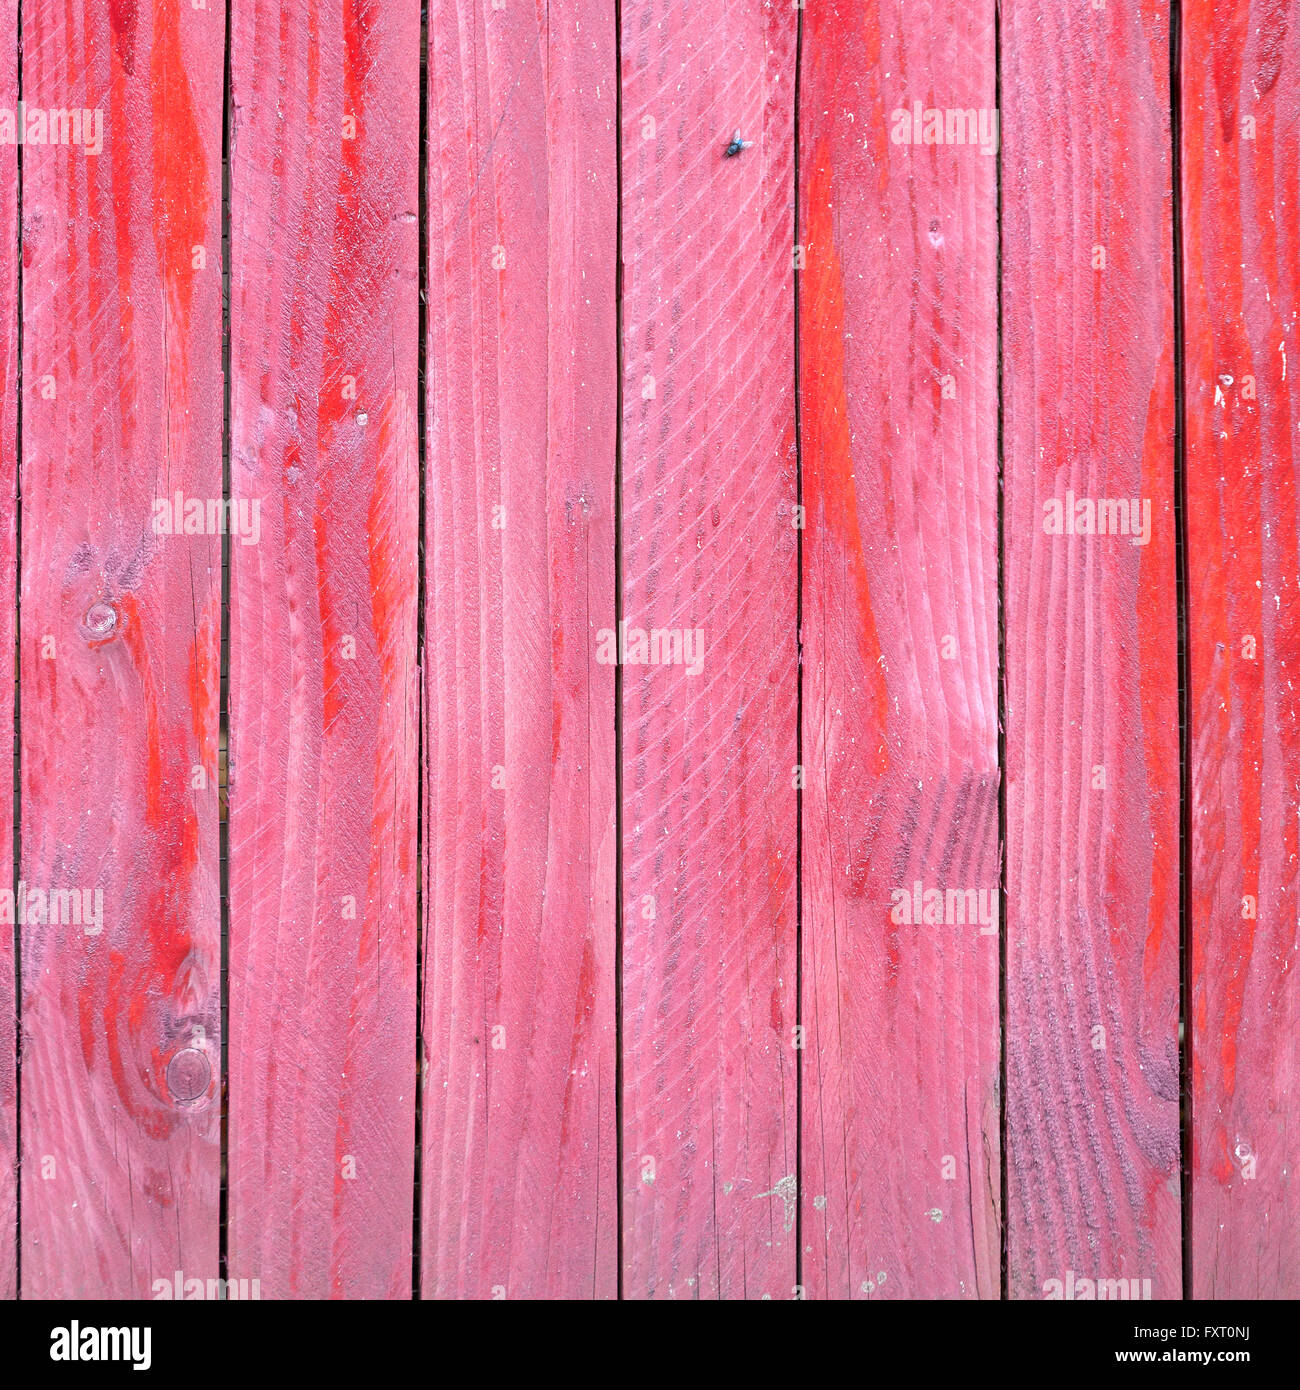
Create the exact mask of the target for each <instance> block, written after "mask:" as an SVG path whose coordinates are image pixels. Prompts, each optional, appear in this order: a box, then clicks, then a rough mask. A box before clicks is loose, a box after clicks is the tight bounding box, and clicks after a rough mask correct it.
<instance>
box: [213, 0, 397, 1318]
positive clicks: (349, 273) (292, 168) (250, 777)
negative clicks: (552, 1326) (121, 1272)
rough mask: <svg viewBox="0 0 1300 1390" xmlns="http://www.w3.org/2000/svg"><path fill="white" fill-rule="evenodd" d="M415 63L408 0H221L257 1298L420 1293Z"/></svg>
mask: <svg viewBox="0 0 1300 1390" xmlns="http://www.w3.org/2000/svg"><path fill="white" fill-rule="evenodd" d="M419 62H420V11H419V6H418V4H416V3H415V0H396V3H394V0H387V3H383V4H378V3H373V0H348V2H347V3H344V0H328V2H327V3H322V4H308V3H305V0H284V2H283V3H281V0H239V3H236V5H235V7H234V14H233V29H232V41H231V69H232V72H231V80H232V85H233V92H232V96H233V104H234V128H233V135H232V150H231V167H230V179H231V214H230V217H231V275H232V284H231V384H232V400H231V468H232V491H233V495H234V496H235V498H236V499H240V500H243V501H246V502H247V503H249V504H250V507H251V504H252V503H253V502H258V503H260V535H259V539H258V541H257V543H256V544H245V543H244V542H243V541H242V540H240V539H232V544H231V615H230V623H231V658H230V659H231V674H230V729H231V733H230V738H231V774H230V783H231V784H230V1058H231V1067H230V1071H231V1075H230V1140H229V1143H230V1157H229V1169H230V1178H229V1182H230V1197H229V1206H230V1247H229V1248H230V1255H229V1271H230V1276H231V1277H232V1278H250V1279H251V1278H260V1280H261V1292H262V1297H264V1298H276V1297H349V1298H361V1297H370V1298H378V1297H406V1296H409V1294H410V1288H411V1233H412V1225H413V1221H412V1202H413V1182H414V1154H415V1085H416V1067H417V1063H416V1053H415V1039H416V1017H415V985H416V954H415V953H416V902H415V899H416V877H415V875H416V786H417V760H418V745H419V738H418V724H417V718H418V712H417V673H416V639H417V611H416V602H417V575H418V563H417V553H418V535H417V532H418V517H419V472H418V449H417V425H416V370H417V356H418V353H417V339H418V254H419V251H418V225H417V224H418V170H419ZM248 515H249V516H250V518H251V511H250V513H248Z"/></svg>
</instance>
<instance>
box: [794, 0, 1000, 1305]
mask: <svg viewBox="0 0 1300 1390" xmlns="http://www.w3.org/2000/svg"><path fill="white" fill-rule="evenodd" d="M804 25H805V27H804V37H803V73H802V82H801V87H800V132H799V141H800V194H801V198H802V213H801V219H800V241H801V243H803V244H804V245H805V246H806V253H805V254H806V268H805V270H804V271H803V274H802V276H801V279H800V335H801V352H800V365H801V397H802V407H803V413H802V419H803V435H802V438H803V467H804V501H805V504H806V507H807V529H806V532H805V537H804V551H803V554H804V584H803V595H804V597H803V614H804V716H803V730H804V733H803V749H804V754H803V755H804V761H805V763H806V765H807V778H808V784H807V790H806V791H805V792H804V797H803V806H804V834H803V895H804V904H803V947H804V973H803V979H804V1000H805V1003H804V1020H805V1024H806V1027H807V1032H808V1037H807V1051H806V1052H805V1055H804V1100H803V1163H804V1179H803V1191H802V1194H801V1200H802V1204H803V1205H802V1210H803V1232H804V1252H805V1253H804V1283H805V1285H806V1287H807V1292H808V1296H809V1297H832V1298H849V1297H853V1298H861V1297H864V1296H870V1297H873V1298H962V1297H965V1298H976V1297H983V1298H996V1297H997V1296H998V1292H999V1285H1000V1269H999V1246H998V1203H999V1195H998V1191H999V1181H1000V1178H999V1145H1000V1136H999V1106H998V1084H999V1082H998V1067H999V1051H998V1049H999V1023H998V931H999V920H1000V919H999V911H998V878H999V859H998V722H997V721H998V699H997V684H996V683H997V678H998V674H997V673H998V633H997V620H998V571H997V566H998V555H997V481H998V475H997V418H998V416H997V331H998V328H997V159H996V155H997V113H996V110H995V109H994V108H995V105H996V98H995V85H996V74H995V57H994V26H993V5H992V3H991V0H988V3H980V4H976V5H971V4H969V3H968V0H944V2H943V3H939V4H935V5H932V6H926V7H923V8H918V7H916V6H913V5H909V4H905V3H901V0H883V3H880V0H837V3H831V4H820V5H815V6H810V7H809V8H808V9H807V10H806V12H805V21H804ZM917 104H919V106H920V112H919V115H918V112H917V110H916V106H917ZM926 112H937V113H938V116H937V118H935V117H933V116H931V117H930V118H929V124H927V117H926ZM936 119H937V121H938V126H937V129H938V134H939V140H938V141H937V142H936V141H935V140H934V138H933V136H934V134H935V120H936ZM968 119H969V126H968V125H967V120H968ZM927 132H928V134H927ZM959 137H960V139H959ZM981 140H982V143H981ZM968 908H969V913H968Z"/></svg>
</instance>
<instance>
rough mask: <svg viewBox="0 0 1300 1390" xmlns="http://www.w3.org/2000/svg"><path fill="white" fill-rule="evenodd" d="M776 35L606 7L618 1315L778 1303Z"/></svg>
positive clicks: (788, 287) (779, 264)
mask: <svg viewBox="0 0 1300 1390" xmlns="http://www.w3.org/2000/svg"><path fill="white" fill-rule="evenodd" d="M797 13H798V12H797V11H796V9H795V8H794V7H793V6H792V5H783V4H771V5H769V4H763V3H760V2H759V0H727V3H725V4H723V5H721V6H710V7H701V6H698V5H692V4H690V3H687V0H636V3H624V5H623V6H622V9H621V17H622V45H621V52H622V65H623V72H622V82H623V92H622V105H623V130H622V157H623V209H622V220H623V262H624V264H623V290H624V298H623V326H624V375H623V400H624V409H623V454H622V535H621V547H622V563H623V575H622V620H623V622H625V623H626V624H627V626H626V628H625V629H624V634H625V636H626V639H627V640H626V642H625V643H624V644H622V645H624V646H625V647H626V651H625V652H624V653H620V654H621V655H623V657H624V661H623V664H624V670H623V673H622V676H623V682H622V685H623V689H622V701H623V703H622V721H623V724H622V759H623V769H622V777H623V796H624V805H623V874H624V879H623V923H624V936H623V1106H624V1112H623V1155H624V1164H623V1174H622V1181H623V1202H624V1234H623V1243H624V1267H623V1289H624V1293H625V1295H626V1296H627V1297H629V1298H646V1297H658V1298H664V1297H667V1298H713V1297H722V1298H740V1297H771V1298H790V1297H791V1296H792V1291H793V1289H794V1285H795V1215H796V1207H797V1194H796V1190H795V1188H796V1147H797V1145H796V1131H795V1105H796V1073H797V1061H796V1054H795V1051H794V1047H793V1043H794V1028H795V1026H796V1022H797V1013H796V993H795V990H796V974H797V972H796V967H797V961H796V953H795V900H794V887H795V879H794V873H795V849H796V796H795V790H794V768H795V762H796V756H797V754H796V696H797V677H796V660H797V656H796V630H795V623H796V594H797V574H796V533H795V530H794V527H793V524H792V523H793V520H794V517H793V509H794V505H795V496H796V493H795V440H794V362H793V349H794V322H793V306H794V284H793V269H792V266H793V256H792V246H793V240H794V238H793V199H794V181H793V173H794V171H793V118H794V63H795V38H796V22H797ZM737 136H738V137H739V140H740V141H742V142H746V143H747V147H746V148H743V149H741V150H740V151H739V153H737V154H735V155H732V156H728V155H727V154H726V153H725V151H726V149H727V148H728V146H729V145H730V144H731V143H732V141H733V137H737ZM655 630H659V631H660V632H663V631H668V632H676V633H677V634H679V636H680V637H681V639H682V648H681V651H680V652H678V653H674V651H673V650H672V647H671V643H669V645H668V647H667V649H666V650H665V648H664V644H663V641H662V639H661V640H660V642H659V643H657V644H656V645H657V648H658V650H657V651H655V652H651V651H650V650H649V645H648V634H650V633H651V632H652V631H655ZM642 642H645V643H646V650H645V651H644V652H642V651H641V643H642ZM687 643H689V644H690V646H689V650H688V649H687ZM665 655H666V656H668V657H669V658H672V657H674V655H676V656H677V657H678V659H677V660H676V661H670V662H667V663H665V662H664V661H663V660H662V658H663V657H664V656H665ZM655 657H658V658H660V660H659V661H658V663H657V664H649V663H648V662H647V658H649V660H650V661H653V660H654V658H655Z"/></svg>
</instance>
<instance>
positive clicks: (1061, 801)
mask: <svg viewBox="0 0 1300 1390" xmlns="http://www.w3.org/2000/svg"><path fill="white" fill-rule="evenodd" d="M1001 32H1002V105H1003V111H1002V129H1003V157H1002V199H1003V211H1002V217H1003V222H1002V265H1003V276H1002V294H1003V333H1004V336H1003V392H1004V394H1003V409H1004V470H1005V473H1004V485H1005V504H1004V563H1005V569H1004V585H1005V624H1006V654H1005V673H1006V674H1005V680H1006V720H1007V727H1006V777H1007V904H1006V908H1007V926H1006V933H1007V935H1006V1010H1007V1025H1006V1026H1007V1036H1006V1049H1007V1056H1006V1073H1007V1078H1006V1084H1007V1095H1006V1144H1007V1180H1008V1192H1007V1203H1008V1209H1007V1212H1006V1222H1007V1253H1008V1281H1009V1293H1010V1295H1011V1296H1012V1297H1013V1298H1042V1297H1045V1296H1054V1295H1055V1296H1064V1293H1065V1288H1066V1286H1069V1285H1070V1276H1071V1275H1073V1276H1074V1279H1075V1281H1076V1285H1077V1281H1078V1280H1079V1279H1080V1278H1082V1279H1088V1280H1092V1281H1096V1280H1103V1279H1104V1280H1112V1279H1121V1278H1124V1279H1139V1280H1141V1279H1149V1280H1150V1281H1151V1284H1150V1296H1151V1297H1153V1298H1176V1297H1178V1296H1179V1294H1180V1292H1181V1268H1180V1230H1179V1220H1180V1202H1179V1128H1178V1125H1179V1117H1178V1085H1179V1056H1178V983H1179V982H1178V910H1179V900H1178V845H1179V840H1178V806H1179V802H1178V795H1179V764H1178V708H1177V690H1178V683H1177V666H1176V652H1177V626H1176V580H1175V544H1176V536H1175V525H1174V510H1173V423H1174V377H1173V307H1172V306H1173V297H1172V273H1173V272H1172V230H1171V228H1172V207H1171V200H1170V188H1171V178H1172V171H1171V156H1172V147H1171V135H1170V105H1169V68H1170V54H1169V17H1168V7H1167V5H1165V4H1162V3H1154V0H1143V3H1140V4H1137V5H1107V6H1106V7H1105V8H1104V9H1100V10H1098V9H1093V8H1091V7H1088V6H1082V7H1081V6H1069V7H1064V8H1062V7H1044V6H1041V5H1038V4H1031V3H1028V0H1013V2H1012V3H1010V4H1007V5H1004V6H1003V8H1002V31H1001ZM1103 254H1104V264H1103V261H1102V255H1103ZM1133 499H1136V501H1137V503H1138V505H1137V508H1136V515H1135V516H1132V517H1130V518H1129V520H1130V523H1131V524H1130V528H1129V532H1128V533H1124V530H1123V521H1124V516H1123V514H1121V512H1120V511H1119V509H1118V507H1117V506H1115V507H1111V506H1109V505H1106V504H1110V503H1118V502H1119V501H1120V500H1133ZM1081 503H1084V504H1091V507H1092V513H1091V514H1092V515H1093V518H1094V523H1095V524H1099V525H1103V526H1104V527H1105V534H1099V533H1096V532H1095V530H1094V533H1091V534H1089V533H1080V531H1079V526H1080V525H1084V526H1086V525H1087V518H1088V516H1089V514H1090V513H1089V507H1088V505H1081ZM1148 503H1149V508H1150V510H1149V529H1148V530H1147V531H1146V533H1145V534H1133V532H1134V531H1137V532H1139V533H1141V532H1142V531H1143V529H1144V528H1145V527H1146V523H1147V513H1146V511H1145V508H1146V506H1147V504H1148ZM1126 510H1127V509H1126ZM1098 517H1100V518H1101V520H1100V522H1099V523H1098V522H1097V518H1098ZM1071 518H1073V520H1074V528H1073V533H1072V531H1071V529H1070V521H1071ZM1057 522H1059V523H1060V526H1059V527H1058V528H1057V529H1055V530H1054V529H1052V528H1054V527H1056V524H1057ZM1103 779H1104V782H1103ZM1053 1281H1056V1282H1055V1283H1053ZM1137 1288H1138V1291H1139V1293H1140V1292H1141V1291H1142V1288H1143V1286H1142V1285H1140V1284H1139V1285H1138V1286H1137ZM1074 1296H1076V1297H1077V1296H1079V1293H1078V1292H1076V1293H1075V1294H1074Z"/></svg>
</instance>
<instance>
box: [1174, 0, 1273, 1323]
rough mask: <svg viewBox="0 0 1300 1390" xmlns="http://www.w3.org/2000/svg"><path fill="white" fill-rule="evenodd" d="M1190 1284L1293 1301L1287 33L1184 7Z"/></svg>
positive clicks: (1255, 19)
mask: <svg viewBox="0 0 1300 1390" xmlns="http://www.w3.org/2000/svg"><path fill="white" fill-rule="evenodd" d="M1182 112H1183V140H1182V157H1183V180H1182V197H1183V217H1184V223H1183V226H1184V233H1183V237H1184V250H1185V255H1184V274H1183V293H1184V296H1185V298H1184V303H1185V322H1186V332H1185V343H1186V364H1187V367H1186V402H1187V499H1188V508H1187V517H1188V576H1189V593H1188V615H1189V621H1188V642H1189V656H1190V667H1191V696H1192V703H1191V748H1192V769H1191V773H1192V930H1191V953H1192V958H1191V1028H1192V1079H1193V1087H1192V1134H1193V1145H1192V1194H1191V1208H1192V1232H1191V1238H1192V1248H1191V1265H1192V1290H1191V1292H1192V1293H1193V1295H1194V1296H1195V1297H1196V1298H1269V1299H1281V1298H1296V1297H1300V1187H1298V1186H1297V1182H1296V1173H1297V1167H1298V1166H1300V1122H1298V1121H1297V1119H1296V1116H1295V1093H1296V1086H1297V1084H1300V983H1298V982H1297V976H1296V970H1295V967H1296V952H1297V949H1300V942H1298V941H1297V934H1296V921H1297V917H1298V916H1300V884H1297V879H1296V855H1297V851H1298V850H1300V833H1298V832H1300V827H1298V826H1297V819H1296V806H1295V800H1296V795H1295V793H1296V786H1297V784H1298V783H1300V737H1298V736H1297V728H1296V725H1297V719H1298V718H1300V657H1297V650H1298V648H1297V643H1298V642H1300V596H1298V595H1297V592H1296V586H1297V583H1298V582H1300V553H1298V546H1297V534H1296V523H1297V512H1296V487H1297V474H1298V472H1300V454H1298V453H1297V447H1296V431H1297V429H1300V372H1298V371H1297V367H1298V366H1300V342H1297V316H1298V315H1300V235H1298V234H1297V224H1296V200H1297V197H1298V196H1300V189H1298V188H1297V179H1296V170H1297V168H1298V167H1300V125H1298V124H1297V116H1298V115H1300V29H1298V28H1297V25H1296V17H1295V15H1294V14H1290V15H1288V13H1287V10H1286V8H1285V7H1284V6H1281V5H1278V4H1276V3H1263V0H1236V3H1231V4H1223V3H1218V4H1214V5H1211V4H1209V3H1208V2H1207V0H1190V2H1189V3H1188V4H1187V5H1185V6H1184V15H1183V34H1182Z"/></svg>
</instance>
